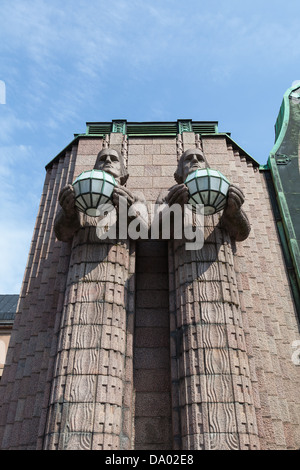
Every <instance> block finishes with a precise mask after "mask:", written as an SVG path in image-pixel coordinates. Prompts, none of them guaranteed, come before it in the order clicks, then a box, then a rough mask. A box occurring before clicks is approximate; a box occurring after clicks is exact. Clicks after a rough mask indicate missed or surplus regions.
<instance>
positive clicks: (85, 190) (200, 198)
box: [73, 168, 230, 217]
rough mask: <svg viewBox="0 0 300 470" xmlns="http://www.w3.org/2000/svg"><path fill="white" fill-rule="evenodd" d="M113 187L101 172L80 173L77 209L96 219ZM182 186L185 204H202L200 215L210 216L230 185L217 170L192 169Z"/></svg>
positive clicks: (221, 205)
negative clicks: (100, 207) (184, 192)
mask: <svg viewBox="0 0 300 470" xmlns="http://www.w3.org/2000/svg"><path fill="white" fill-rule="evenodd" d="M116 184H117V183H116V180H115V178H114V177H113V176H112V175H110V174H109V173H106V172H105V171H102V170H91V171H84V172H83V173H81V174H80V175H79V176H78V178H76V180H75V181H74V183H73V187H74V191H75V200H76V202H75V204H76V206H77V208H78V209H79V210H80V211H81V212H84V213H85V214H87V215H89V216H92V217H96V216H97V214H98V213H97V208H98V206H99V205H100V204H110V203H112V193H113V190H114V187H115V186H116ZM185 184H186V185H187V187H188V190H189V194H190V198H189V201H188V202H189V204H191V205H192V206H196V205H197V204H202V205H203V206H204V215H212V214H215V213H216V212H219V211H221V210H222V209H224V207H225V205H226V199H227V193H228V189H229V186H230V183H229V181H228V180H227V178H225V176H224V175H222V173H221V172H220V171H218V170H212V169H210V168H204V169H199V170H196V171H194V172H193V173H191V174H190V175H188V177H187V178H186V180H185Z"/></svg>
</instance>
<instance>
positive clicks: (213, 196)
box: [209, 191, 219, 206]
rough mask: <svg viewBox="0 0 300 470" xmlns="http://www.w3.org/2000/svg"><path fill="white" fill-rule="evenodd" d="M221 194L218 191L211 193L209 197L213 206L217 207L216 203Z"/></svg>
mask: <svg viewBox="0 0 300 470" xmlns="http://www.w3.org/2000/svg"><path fill="white" fill-rule="evenodd" d="M218 195H219V193H218V192H217V191H210V195H209V203H210V205H211V206H215V201H216V199H217V197H218Z"/></svg>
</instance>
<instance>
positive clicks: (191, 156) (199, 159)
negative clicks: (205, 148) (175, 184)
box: [182, 148, 206, 181]
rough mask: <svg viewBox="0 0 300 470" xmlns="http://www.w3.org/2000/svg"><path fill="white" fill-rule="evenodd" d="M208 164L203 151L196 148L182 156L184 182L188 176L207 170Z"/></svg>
mask: <svg viewBox="0 0 300 470" xmlns="http://www.w3.org/2000/svg"><path fill="white" fill-rule="evenodd" d="M205 166H206V163H205V160H204V157H203V154H202V152H201V150H199V149H197V148H195V149H190V150H187V151H186V152H185V153H184V154H183V156H182V178H183V181H185V179H186V178H187V176H188V175H189V174H190V173H192V172H193V171H196V170H198V169H201V168H205Z"/></svg>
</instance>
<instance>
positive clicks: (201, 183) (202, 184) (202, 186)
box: [197, 176, 208, 191]
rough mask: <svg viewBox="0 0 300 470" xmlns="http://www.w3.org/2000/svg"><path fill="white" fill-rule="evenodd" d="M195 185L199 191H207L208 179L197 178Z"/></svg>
mask: <svg viewBox="0 0 300 470" xmlns="http://www.w3.org/2000/svg"><path fill="white" fill-rule="evenodd" d="M197 185H198V190H199V191H203V190H204V191H205V190H206V189H208V177H207V176H203V177H201V178H198V179H197Z"/></svg>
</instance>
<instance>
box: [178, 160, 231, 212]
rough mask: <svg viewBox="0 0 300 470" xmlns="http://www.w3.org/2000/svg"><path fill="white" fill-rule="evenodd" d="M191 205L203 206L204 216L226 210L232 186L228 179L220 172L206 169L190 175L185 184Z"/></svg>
mask: <svg viewBox="0 0 300 470" xmlns="http://www.w3.org/2000/svg"><path fill="white" fill-rule="evenodd" d="M184 183H185V184H186V186H187V187H188V190H189V194H190V198H189V201H188V202H189V204H191V205H192V206H194V207H195V206H196V204H203V206H204V215H212V214H215V213H216V212H219V211H221V210H222V209H224V207H225V205H226V200H227V193H228V189H229V186H230V183H229V181H228V179H227V178H226V177H225V176H224V175H222V173H221V172H220V171H218V170H211V169H210V168H204V169H199V170H196V171H194V172H193V173H191V174H189V175H188V177H187V178H186V180H185V182H184Z"/></svg>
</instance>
